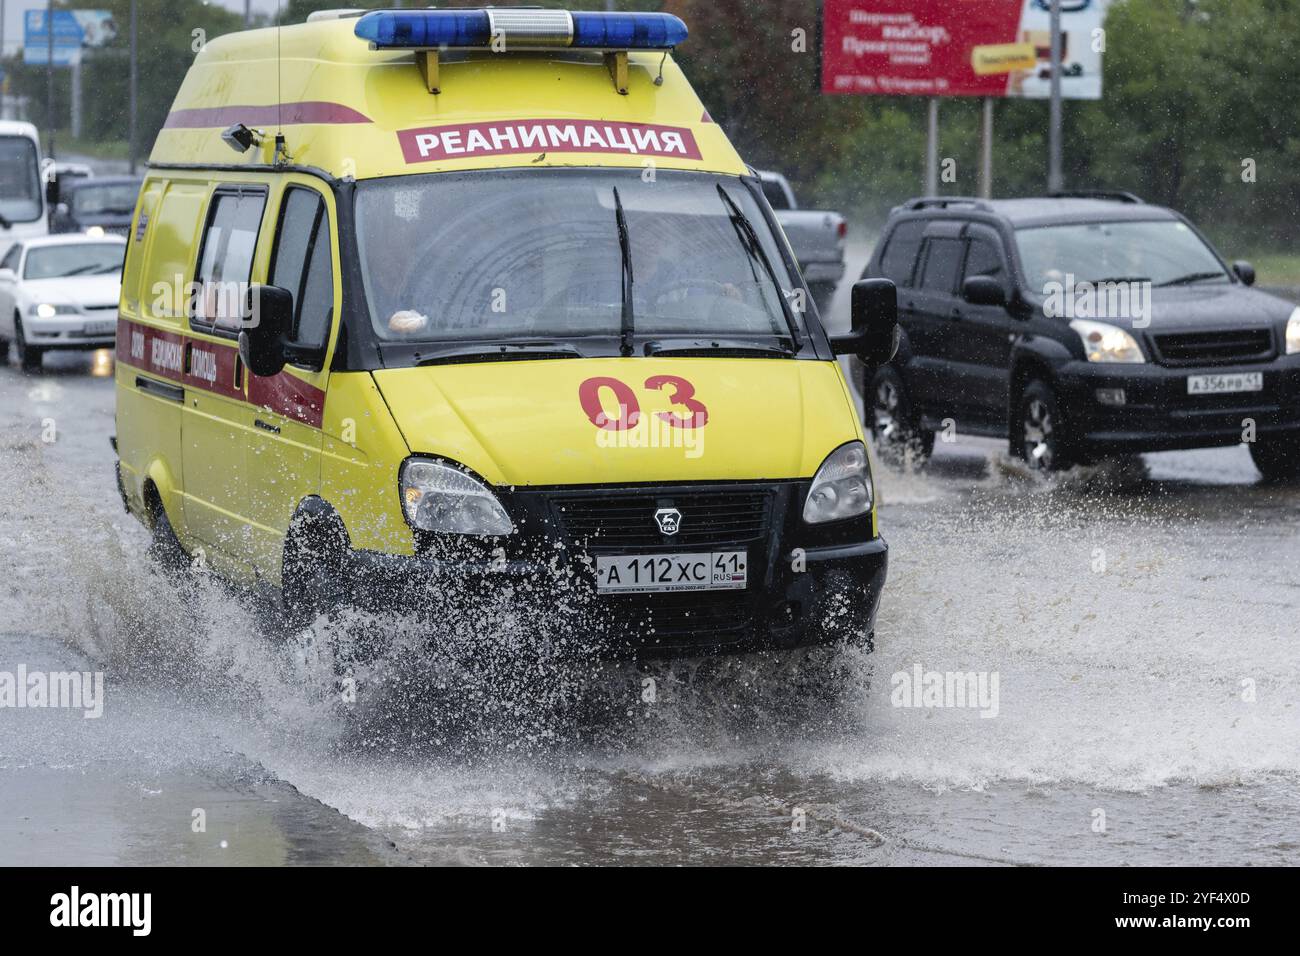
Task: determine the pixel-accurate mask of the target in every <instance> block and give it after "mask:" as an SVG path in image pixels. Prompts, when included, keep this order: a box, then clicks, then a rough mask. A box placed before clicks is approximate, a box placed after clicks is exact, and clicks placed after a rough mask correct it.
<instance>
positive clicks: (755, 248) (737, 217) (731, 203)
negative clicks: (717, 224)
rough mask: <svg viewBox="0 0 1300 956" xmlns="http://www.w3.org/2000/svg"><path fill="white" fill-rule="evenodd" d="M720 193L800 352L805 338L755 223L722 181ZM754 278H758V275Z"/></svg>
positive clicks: (747, 251) (751, 267) (743, 243)
mask: <svg viewBox="0 0 1300 956" xmlns="http://www.w3.org/2000/svg"><path fill="white" fill-rule="evenodd" d="M717 186H718V195H719V196H721V197H722V202H723V204H724V205H725V206H726V207H727V210H728V213H727V215H728V218H730V219H731V225H732V228H734V229H735V230H736V236H737V237H738V238H739V239H740V245H741V247H742V248H743V249H744V250H745V252H746V253H747V254H748V255H749V267H750V269H751V270H752V269H753V268H754V263H755V262H759V263H761V264H762V266H763V271H764V272H766V273H767V277H768V278H769V279H770V280H772V288H774V289H776V297H777V299H779V300H780V303H781V314H782V315H783V316H785V324H786V326H787V327H788V328H789V329H790V342H791V343H792V344H793V345H794V351H796V352H798V351H799V350H800V349H801V348H803V338H802V337H801V336H800V335H799V326H798V324H797V323H796V322H795V320H794V316H793V315H791V314H790V308H789V305H788V304H787V302H786V301H785V291H784V290H783V289H782V288H781V280H779V279H778V278H777V277H776V270H775V269H773V268H772V261H771V260H770V259H768V257H767V253H766V252H765V251H764V250H763V244H762V243H761V242H759V241H758V233H757V232H755V231H754V224H753V223H752V222H750V221H749V217H747V216H746V215H745V213H744V211H743V210H741V208H740V207H739V206H737V205H736V201H735V200H734V199H732V198H731V197H730V196H729V195H727V191H726V190H725V189H723V188H722V183H718V184H717ZM754 278H755V279H756V280H757V278H758V276H757V275H755V276H754Z"/></svg>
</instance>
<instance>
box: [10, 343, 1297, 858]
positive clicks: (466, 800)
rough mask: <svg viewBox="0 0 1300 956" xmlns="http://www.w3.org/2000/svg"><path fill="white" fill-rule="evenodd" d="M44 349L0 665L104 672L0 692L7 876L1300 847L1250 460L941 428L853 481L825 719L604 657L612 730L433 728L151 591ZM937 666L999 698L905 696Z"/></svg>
mask: <svg viewBox="0 0 1300 956" xmlns="http://www.w3.org/2000/svg"><path fill="white" fill-rule="evenodd" d="M47 365H48V368H47V371H46V372H45V373H44V374H42V375H38V376H23V375H22V374H20V373H19V372H18V371H17V370H16V369H14V368H13V367H11V366H6V367H4V368H0V501H2V502H3V504H2V505H0V671H8V672H14V671H16V670H17V669H18V668H19V667H20V666H23V667H25V668H26V669H27V670H28V671H55V670H78V671H102V672H103V673H104V700H103V714H102V716H101V717H97V718H91V719H87V718H86V717H83V714H82V711H79V710H64V709H23V710H16V709H9V708H4V709H0V863H23V864H30V863H66V864H77V863H122V864H130V863H150V862H153V863H232V864H233V863H263V864H276V863H394V864H402V863H416V864H418V863H446V862H453V863H454V862H463V863H471V864H473V863H521V864H534V863H814V864H864V865H882V864H920V865H931V864H949V865H950V864H967V863H969V864H976V865H982V864H1034V863H1058V864H1059V863H1089V864H1141V863H1154V864H1165V863H1184V864H1207V863H1216V864H1227V863H1274V864H1279V863H1290V864H1295V863H1297V862H1300V640H1297V632H1298V630H1300V626H1298V622H1300V489H1296V488H1278V487H1267V486H1263V485H1260V484H1259V483H1258V475H1257V473H1256V472H1255V470H1254V468H1253V467H1252V465H1251V463H1250V457H1249V454H1248V453H1247V451H1246V450H1245V449H1244V448H1240V447H1239V448H1233V449H1223V450H1213V451H1201V452H1184V453H1168V454H1160V455H1150V456H1145V457H1144V458H1142V459H1136V458H1134V459H1130V460H1125V461H1121V462H1116V463H1110V464H1107V465H1103V466H1100V467H1097V468H1094V469H1090V470H1087V471H1076V472H1074V473H1071V474H1069V475H1065V476H1062V477H1060V478H1058V479H1055V480H1053V481H1051V482H1043V481H1038V480H1030V479H1027V478H1025V477H1024V476H1022V475H1021V474H1020V472H1019V469H1018V468H1017V467H1016V466H1015V464H1014V463H1013V462H1011V461H1009V460H1008V459H1007V456H1006V448H1005V445H1004V444H999V443H996V442H990V441H986V440H982V439H969V440H967V439H962V438H960V436H959V438H958V441H957V442H956V443H953V444H943V443H940V444H939V446H938V449H937V451H936V458H935V460H934V462H933V463H932V465H931V467H930V468H929V469H928V470H927V471H925V472H923V473H920V474H902V473H896V472H890V471H887V470H878V471H877V483H878V488H879V493H880V497H881V500H882V506H881V511H880V520H881V526H882V528H883V531H884V534H885V536H886V538H887V539H888V540H889V543H890V547H891V566H890V577H889V584H888V586H887V588H886V591H885V594H884V599H883V602H882V610H881V617H880V621H879V625H878V630H877V639H876V651H875V653H874V654H872V655H868V656H861V657H850V658H849V659H848V665H849V666H850V667H851V668H852V676H853V680H854V686H855V689H854V690H853V691H852V692H851V693H850V694H849V695H848V696H847V699H846V700H845V701H844V702H843V704H842V706H841V707H840V708H839V709H837V710H834V711H833V712H830V713H828V714H826V715H822V716H819V717H818V718H817V719H814V720H805V719H802V718H800V717H792V716H790V715H789V714H787V712H786V711H785V709H784V707H783V706H782V705H781V704H780V700H781V693H780V691H781V689H782V688H781V687H779V686H776V685H775V684H774V682H776V681H778V680H779V677H777V676H774V675H773V674H772V673H771V672H770V670H768V669H766V668H765V667H764V666H762V664H761V663H756V664H753V665H749V664H745V663H743V662H741V663H734V664H731V665H728V668H729V669H728V670H727V671H726V673H724V674H722V675H717V674H708V675H701V674H699V673H697V669H695V668H691V667H685V666H683V667H675V668H663V669H660V670H658V671H655V672H654V676H655V678H656V687H657V691H658V693H657V697H656V699H655V700H654V702H653V703H646V702H644V701H642V700H641V699H640V698H638V697H637V696H636V694H635V692H634V691H635V688H637V687H639V686H640V680H641V679H643V678H644V676H645V675H643V674H637V673H630V674H623V675H615V677H614V686H619V685H618V681H619V680H623V681H625V685H626V687H628V688H631V689H630V690H629V691H628V696H627V698H626V705H625V707H623V710H622V712H621V713H620V715H619V718H618V720H617V721H613V722H611V723H608V724H606V725H604V726H596V727H594V728H593V727H591V726H589V725H587V726H582V727H580V728H579V730H578V731H574V730H573V725H572V723H571V722H570V721H569V720H568V718H566V717H556V718H555V723H554V725H551V724H548V720H549V718H546V717H539V718H538V719H536V720H535V721H532V722H525V723H524V724H518V723H515V724H511V725H509V726H506V727H503V728H498V729H497V730H496V732H495V734H494V735H489V737H488V738H487V739H488V740H489V743H488V744H486V745H483V744H479V745H476V746H473V747H456V746H450V745H447V741H446V739H445V738H444V739H443V740H442V744H443V746H440V745H439V743H438V742H437V741H434V740H431V738H430V737H429V736H428V735H425V734H421V733H420V729H421V728H420V727H419V726H412V725H411V724H412V721H407V722H403V721H396V722H385V721H377V722H374V723H371V724H366V725H363V726H361V727H358V726H356V725H355V723H350V722H348V721H346V720H344V719H343V718H342V717H341V716H340V714H339V707H338V705H337V702H336V701H335V699H334V696H335V695H334V687H333V680H332V673H331V671H330V668H329V667H328V666H327V665H326V664H324V663H323V662H322V652H321V647H322V645H323V644H324V643H325V642H326V641H327V639H328V635H327V634H323V633H320V632H319V631H316V632H313V631H310V630H309V631H307V632H304V633H303V634H297V635H280V636H279V637H278V638H275V637H270V638H269V637H268V636H267V634H266V633H264V631H265V628H264V627H262V626H261V625H260V624H259V621H258V615H257V612H256V608H253V607H250V606H249V605H248V604H247V603H246V602H244V601H242V600H240V599H237V598H235V597H233V596H231V595H230V594H228V593H226V592H225V591H224V590H223V589H222V588H220V587H218V586H216V585H215V584H212V583H210V582H204V583H201V584H200V585H199V587H198V588H197V591H196V592H195V593H192V594H187V595H180V594H177V592H176V591H175V589H174V588H172V587H171V586H170V585H169V584H168V583H167V582H165V581H163V580H162V579H161V578H159V577H157V576H156V575H154V574H153V573H152V572H151V571H150V570H149V568H148V564H147V560H146V558H145V554H144V552H145V548H146V545H147V539H146V534H145V531H144V529H143V528H141V527H140V526H139V525H138V524H137V523H136V522H135V521H134V519H130V518H128V517H127V516H126V515H125V514H124V512H123V510H122V507H121V504H120V501H119V500H118V498H117V494H116V491H115V489H114V484H113V453H112V451H111V449H110V447H109V436H110V435H111V434H112V433H113V390H112V380H111V378H106V377H97V376H96V375H95V374H93V373H94V372H96V371H100V372H102V371H104V370H105V369H106V367H107V366H106V362H104V361H101V362H99V363H97V362H96V361H95V360H94V359H93V358H91V357H82V356H72V357H65V356H56V357H53V358H50V359H47ZM932 673H933V674H940V675H943V674H947V673H958V674H963V675H965V674H973V675H978V676H979V677H980V679H981V680H983V681H984V684H983V685H982V686H983V687H984V689H985V690H986V691H989V692H992V690H993V688H996V694H995V695H993V696H989V695H988V694H986V695H985V697H984V699H983V700H982V701H980V702H978V705H977V706H969V704H971V703H973V702H972V701H967V702H966V703H967V704H968V706H948V704H951V703H952V702H951V700H949V699H947V698H944V697H942V695H941V696H940V697H939V698H936V699H935V700H933V701H930V702H929V703H931V704H934V703H938V704H942V705H944V706H926V705H924V704H926V698H925V696H924V695H923V694H921V693H920V686H918V688H917V689H918V693H917V695H916V696H915V697H914V698H910V700H904V699H903V698H902V696H901V695H902V691H903V690H905V689H907V690H910V688H911V687H912V685H913V684H925V683H926V681H925V677H924V675H929V674H932ZM918 676H921V677H922V680H921V681H920V682H918V681H917V680H916V678H917V677H918ZM503 693H507V692H506V691H503ZM907 702H910V703H913V704H917V703H920V704H923V706H899V704H901V703H907ZM742 712H743V713H742ZM413 721H414V723H416V724H418V722H419V718H418V717H417V718H414V719H413ZM588 724H589V722H588ZM196 811H201V813H196ZM200 821H201V823H202V827H200V826H199V822H200Z"/></svg>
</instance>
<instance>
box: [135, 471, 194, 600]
mask: <svg viewBox="0 0 1300 956" xmlns="http://www.w3.org/2000/svg"><path fill="white" fill-rule="evenodd" d="M145 500H146V501H147V502H148V503H149V512H150V516H151V517H150V524H149V528H150V534H149V558H150V560H151V561H153V563H154V566H155V567H157V568H158V570H159V571H161V572H162V573H163V575H164V576H165V577H167V578H168V579H169V580H171V581H172V582H174V583H180V582H181V581H182V580H183V579H184V578H185V577H186V576H187V575H188V574H189V571H190V557H189V555H187V554H186V553H185V549H184V548H183V547H182V546H181V542H180V538H178V537H176V529H175V528H173V527H172V523H171V519H170V518H168V517H167V510H166V509H165V508H164V507H163V504H162V499H161V498H159V497H158V492H157V491H156V490H155V489H154V487H153V486H152V485H150V486H149V487H148V489H147V490H146V492H145Z"/></svg>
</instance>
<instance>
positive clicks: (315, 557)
mask: <svg viewBox="0 0 1300 956" xmlns="http://www.w3.org/2000/svg"><path fill="white" fill-rule="evenodd" d="M348 549H349V543H348V535H347V531H346V530H345V529H344V527H343V522H342V521H341V520H340V519H339V517H338V515H337V514H336V513H335V512H334V511H333V510H330V509H328V507H323V508H322V507H309V508H301V509H299V511H298V513H297V514H296V515H294V518H293V521H292V522H291V523H290V525H289V533H288V535H287V536H286V538H285V545H284V564H283V568H282V571H281V594H282V595H283V600H284V608H285V611H286V612H287V613H288V615H289V617H290V619H291V620H293V621H294V622H296V623H302V624H307V623H310V622H311V621H313V620H315V619H316V618H317V617H319V616H320V615H321V614H332V613H334V612H336V611H337V610H338V609H339V608H341V607H342V606H343V605H344V604H345V603H346V601H347V597H348V587H347V580H346V575H347V555H348Z"/></svg>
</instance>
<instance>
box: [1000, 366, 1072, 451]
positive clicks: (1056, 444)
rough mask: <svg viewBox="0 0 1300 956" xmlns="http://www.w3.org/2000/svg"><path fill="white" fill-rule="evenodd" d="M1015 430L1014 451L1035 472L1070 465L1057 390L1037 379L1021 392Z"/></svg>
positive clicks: (1012, 441)
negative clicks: (1054, 390)
mask: <svg viewBox="0 0 1300 956" xmlns="http://www.w3.org/2000/svg"><path fill="white" fill-rule="evenodd" d="M1013 427H1014V428H1015V431H1014V432H1013V433H1012V437H1011V443H1012V448H1011V450H1012V453H1013V454H1016V455H1018V456H1019V457H1020V458H1022V459H1024V461H1025V463H1026V464H1028V465H1029V467H1030V469H1031V470H1033V471H1059V470H1060V469H1062V468H1068V467H1069V466H1070V460H1069V448H1068V445H1067V442H1066V433H1065V420H1064V418H1062V416H1061V408H1060V405H1059V404H1058V403H1057V401H1056V393H1055V392H1053V391H1052V387H1051V386H1050V385H1048V384H1047V383H1046V382H1043V381H1040V380H1038V379H1035V380H1034V381H1032V382H1030V383H1029V384H1028V385H1027V386H1026V387H1025V390H1024V391H1023V392H1022V393H1021V395H1020V405H1019V411H1018V413H1017V415H1016V418H1015V422H1014V426H1013Z"/></svg>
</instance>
